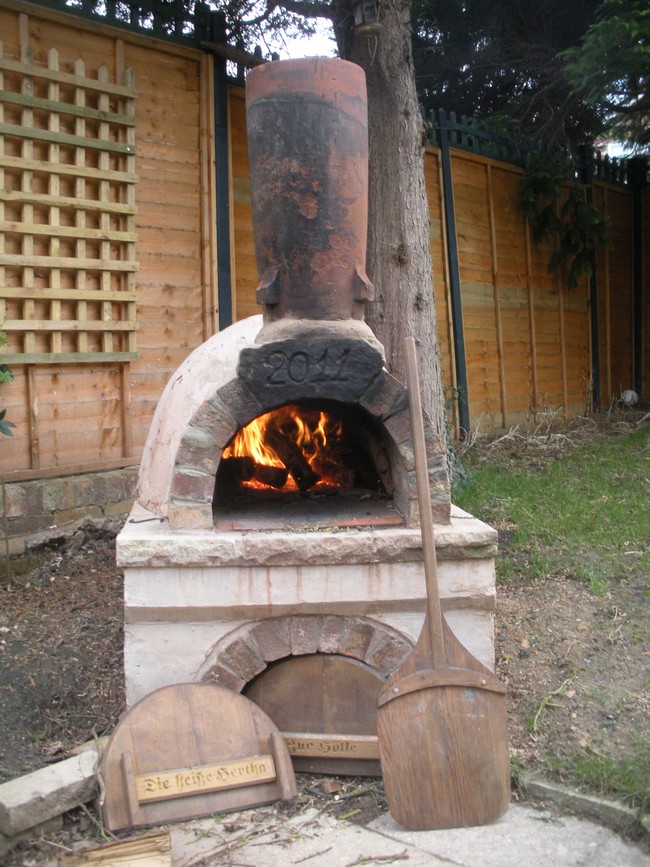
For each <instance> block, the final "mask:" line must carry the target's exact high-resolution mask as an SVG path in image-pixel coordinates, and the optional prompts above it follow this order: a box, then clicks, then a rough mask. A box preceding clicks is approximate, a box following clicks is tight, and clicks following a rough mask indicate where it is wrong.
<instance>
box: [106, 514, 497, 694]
mask: <svg viewBox="0 0 650 867" xmlns="http://www.w3.org/2000/svg"><path fill="white" fill-rule="evenodd" d="M436 547H437V559H438V577H439V584H440V595H441V601H442V608H443V611H444V612H445V616H446V618H447V621H448V623H449V625H450V626H451V628H452V629H453V631H454V632H455V634H456V636H457V637H458V639H459V640H460V641H461V642H462V643H463V644H464V645H465V646H466V647H467V649H468V650H469V651H470V652H471V653H473V654H474V655H475V656H476V657H477V658H478V659H480V660H481V661H482V662H483V663H484V664H485V665H487V666H488V667H490V668H493V667H494V620H493V615H494V604H495V572H494V556H495V553H496V547H497V533H496V531H495V530H493V529H492V528H491V527H489V526H487V525H486V524H484V523H482V522H481V521H479V520H477V519H476V518H473V517H472V516H471V515H468V514H466V513H465V512H462V511H461V510H459V509H456V508H453V507H452V517H451V523H450V524H446V525H441V526H439V527H436ZM117 560H118V564H119V565H121V566H122V567H124V570H125V574H124V578H125V621H126V632H125V647H124V665H125V676H126V691H127V702H128V704H129V706H130V705H132V704H133V703H134V702H136V701H138V700H139V699H140V698H142V697H143V696H145V695H147V694H149V693H150V692H152V691H153V690H155V689H158V688H159V687H162V686H166V685H169V684H174V683H183V682H198V681H211V682H217V683H221V684H223V685H225V686H228V687H230V688H232V689H236V690H241V689H243V687H244V686H245V685H246V684H247V683H248V682H250V680H252V679H253V678H254V677H255V676H256V675H257V674H259V673H261V672H262V671H264V669H265V668H266V666H267V665H268V664H269V663H271V662H274V661H276V660H278V659H282V658H285V657H289V656H298V655H305V654H311V653H336V654H342V655H344V656H349V657H352V658H355V659H358V660H360V661H363V662H365V663H366V664H367V665H369V666H371V668H373V669H375V670H376V671H378V672H379V673H380V674H382V675H385V676H388V675H389V674H390V673H392V671H394V670H395V669H396V668H397V666H398V665H399V663H400V661H401V660H402V659H403V658H404V656H405V655H406V654H407V653H408V652H409V650H410V648H411V647H412V645H413V644H414V643H415V641H416V639H417V637H418V635H419V633H420V629H421V627H422V623H423V619H424V612H425V606H426V598H425V583H424V569H423V563H422V544H421V535H420V531H419V529H406V528H403V527H380V528H376V529H372V528H363V529H341V530H328V531H323V530H320V531H319V530H310V531H289V530H288V531H278V530H273V531H263V530H251V531H245V532H241V531H232V532H217V531H215V532H214V533H211V532H209V531H186V532H174V531H171V530H170V529H169V526H168V524H167V522H166V521H165V520H161V519H160V518H158V517H156V516H155V515H153V514H152V513H150V512H147V511H146V510H145V509H143V508H142V507H141V506H138V505H136V506H134V508H133V511H132V512H131V515H130V517H129V519H128V521H127V523H126V524H125V526H124V529H123V530H122V532H121V533H120V535H119V536H118V539H117Z"/></svg>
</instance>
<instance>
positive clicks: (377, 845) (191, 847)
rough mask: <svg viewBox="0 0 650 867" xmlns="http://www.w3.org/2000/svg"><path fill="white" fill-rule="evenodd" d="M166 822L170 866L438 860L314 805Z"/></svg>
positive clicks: (417, 864)
mask: <svg viewBox="0 0 650 867" xmlns="http://www.w3.org/2000/svg"><path fill="white" fill-rule="evenodd" d="M255 812H256V814H257V815H256V817H255V818H256V822H255V823H251V813H241V814H235V815H231V816H229V817H227V818H226V819H224V818H223V817H221V818H220V819H219V820H218V821H215V820H214V819H201V820H196V821H193V822H185V823H183V824H182V825H170V826H169V827H168V828H167V829H166V830H169V831H170V832H171V838H172V864H173V865H174V867H193V865H194V867H198V865H213V864H214V865H217V864H219V865H226V864H236V865H237V867H266V865H268V867H294V865H298V864H305V865H306V867H350V865H356V864H359V865H361V864H373V863H381V864H390V863H393V862H394V863H401V862H402V861H404V862H407V863H408V864H409V867H425V865H431V867H432V865H436V864H443V863H446V862H443V861H441V860H440V861H439V860H438V859H437V858H435V857H432V856H431V854H430V853H428V852H426V851H420V850H418V849H417V848H416V847H414V846H411V845H409V844H408V843H404V842H402V841H393V840H390V839H389V838H388V837H386V836H385V835H384V834H380V833H377V832H375V831H369V830H368V829H367V828H362V827H361V826H359V825H353V824H351V823H350V822H345V821H343V822H340V821H338V820H337V819H335V818H334V817H333V816H328V815H326V814H323V813H321V812H320V811H318V810H316V809H313V808H312V809H308V810H306V811H305V812H304V813H301V814H300V815H298V816H293V817H291V818H287V817H282V816H281V815H278V814H277V813H275V812H274V811H272V810H269V811H267V812H266V813H264V811H262V810H259V809H258V810H256V811H255Z"/></svg>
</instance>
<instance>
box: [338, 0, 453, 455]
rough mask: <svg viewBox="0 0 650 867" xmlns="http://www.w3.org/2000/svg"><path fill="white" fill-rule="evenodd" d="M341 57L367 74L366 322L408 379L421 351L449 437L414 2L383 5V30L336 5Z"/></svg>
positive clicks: (437, 417)
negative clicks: (413, 349)
mask: <svg viewBox="0 0 650 867" xmlns="http://www.w3.org/2000/svg"><path fill="white" fill-rule="evenodd" d="M333 11H334V27H335V33H336V36H337V41H338V45H339V51H340V53H341V56H342V57H344V58H345V59H348V60H352V61H354V62H356V63H358V64H359V65H360V66H361V67H362V68H363V69H364V71H365V73H366V80H367V85H368V114H369V118H368V126H369V158H370V172H369V174H370V180H369V230H368V263H367V270H368V275H369V276H370V279H371V280H372V282H373V283H374V284H375V289H376V299H375V301H374V302H372V303H370V304H369V305H368V308H367V313H366V321H367V322H368V325H369V326H370V327H371V329H372V330H373V332H374V333H375V335H376V336H377V338H378V339H379V340H380V341H381V343H382V344H383V345H384V347H385V350H386V362H387V366H388V369H389V371H390V372H391V373H392V374H393V375H394V376H395V377H396V378H397V379H399V380H400V381H401V382H406V361H405V357H404V341H405V338H406V337H407V336H408V335H412V336H413V337H414V338H415V340H416V342H417V347H418V366H419V369H420V376H421V383H422V404H423V408H424V410H425V412H426V414H427V415H428V416H429V418H430V420H431V422H432V424H433V426H434V428H435V429H436V431H437V432H438V434H439V435H440V437H441V438H442V439H443V440H444V439H445V436H446V425H445V408H444V394H443V389H442V384H441V377H440V353H439V347H438V337H437V331H436V314H435V306H434V294H433V269H432V261H431V248H430V241H429V206H428V200H427V194H426V188H425V180H424V123H423V119H422V116H421V113H420V107H419V104H418V98H417V92H416V88H415V73H414V68H413V57H412V52H411V25H410V3H409V2H408V0H407V2H404V0H382V2H381V5H380V23H381V29H380V30H378V31H374V30H372V29H367V30H364V29H362V28H357V29H356V30H355V29H354V27H353V26H352V25H353V21H354V15H353V4H352V3H351V2H350V0H343V2H338V3H337V2H336V0H335V2H334V5H333Z"/></svg>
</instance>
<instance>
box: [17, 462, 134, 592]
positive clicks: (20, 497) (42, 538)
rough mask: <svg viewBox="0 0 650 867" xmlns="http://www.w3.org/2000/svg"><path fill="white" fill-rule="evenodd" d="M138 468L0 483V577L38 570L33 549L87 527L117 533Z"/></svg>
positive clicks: (129, 505)
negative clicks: (88, 525) (103, 528)
mask: <svg viewBox="0 0 650 867" xmlns="http://www.w3.org/2000/svg"><path fill="white" fill-rule="evenodd" d="M137 473H138V468H137V467H127V468H125V469H119V470H106V471H103V472H96V473H84V474H81V475H76V476H59V477H56V478H49V479H35V480H32V481H22V482H10V483H1V484H0V508H1V510H2V512H1V513H2V529H1V534H0V539H1V541H0V575H2V576H6V575H7V574H8V573H9V570H11V572H12V573H25V572H27V571H29V570H30V569H32V568H34V567H35V566H36V565H38V562H39V549H41V548H42V547H43V546H44V545H46V544H48V543H50V542H53V541H55V540H57V539H65V538H68V537H70V536H72V535H73V534H74V533H75V532H77V530H79V528H80V527H83V526H84V525H86V524H92V525H94V526H96V527H106V529H107V530H108V531H114V532H117V530H119V528H120V527H121V525H122V524H123V523H124V520H125V519H126V516H127V515H128V513H129V510H130V508H131V506H132V504H133V500H134V498H135V486H136V479H137Z"/></svg>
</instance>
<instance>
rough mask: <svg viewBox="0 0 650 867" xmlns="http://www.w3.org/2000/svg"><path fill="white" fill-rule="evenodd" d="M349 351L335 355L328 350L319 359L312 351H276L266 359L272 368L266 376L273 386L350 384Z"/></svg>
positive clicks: (344, 350) (345, 350)
mask: <svg viewBox="0 0 650 867" xmlns="http://www.w3.org/2000/svg"><path fill="white" fill-rule="evenodd" d="M349 354H350V350H349V349H343V350H342V351H340V352H338V353H336V354H335V353H334V352H332V351H331V350H329V349H325V350H324V351H323V352H322V353H321V354H320V355H319V356H318V357H317V358H312V357H311V355H310V354H309V353H308V352H304V351H303V350H297V351H296V352H284V351H283V350H281V349H276V350H274V351H273V352H271V353H270V354H269V355H268V356H267V357H266V364H267V365H268V366H269V367H270V368H271V370H270V371H269V373H268V374H267V377H266V382H267V383H268V384H269V385H288V384H294V385H301V384H302V383H305V382H346V381H347V380H348V379H349V377H348V376H347V375H346V370H345V368H346V363H347V360H348V356H349Z"/></svg>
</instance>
